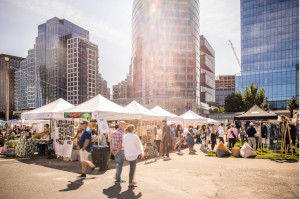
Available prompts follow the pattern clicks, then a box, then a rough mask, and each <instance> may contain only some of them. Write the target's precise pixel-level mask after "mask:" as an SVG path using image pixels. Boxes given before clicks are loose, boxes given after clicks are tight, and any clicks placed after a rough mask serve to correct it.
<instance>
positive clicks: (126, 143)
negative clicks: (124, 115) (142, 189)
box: [122, 125, 144, 188]
mask: <svg viewBox="0 0 300 199" xmlns="http://www.w3.org/2000/svg"><path fill="white" fill-rule="evenodd" d="M126 131H127V134H126V135H124V137H123V144H122V146H123V147H124V154H125V158H126V160H127V161H128V162H129V165H130V171H129V185H128V187H129V188H131V187H135V185H134V184H133V177H134V172H135V168H136V159H137V158H138V156H139V155H141V158H143V157H144V150H143V145H142V143H141V141H140V139H139V137H138V136H137V135H136V134H135V133H134V131H135V128H134V126H133V125H129V126H128V128H127V129H126Z"/></svg>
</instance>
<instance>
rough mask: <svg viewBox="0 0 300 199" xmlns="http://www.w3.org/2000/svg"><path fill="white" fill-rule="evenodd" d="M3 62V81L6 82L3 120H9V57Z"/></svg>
mask: <svg viewBox="0 0 300 199" xmlns="http://www.w3.org/2000/svg"><path fill="white" fill-rule="evenodd" d="M4 61H5V63H6V69H7V70H6V76H5V81H6V84H5V85H6V88H5V90H6V91H5V104H6V111H5V120H6V121H8V120H9V57H5V58H4Z"/></svg>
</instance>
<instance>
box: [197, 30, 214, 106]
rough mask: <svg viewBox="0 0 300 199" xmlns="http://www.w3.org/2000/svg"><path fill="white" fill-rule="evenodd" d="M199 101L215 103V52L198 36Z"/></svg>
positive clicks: (201, 36) (205, 40) (204, 39)
mask: <svg viewBox="0 0 300 199" xmlns="http://www.w3.org/2000/svg"><path fill="white" fill-rule="evenodd" d="M200 68H201V69H200V101H201V102H205V103H213V104H214V103H215V98H216V94H215V51H214V49H213V48H212V47H211V45H210V44H209V42H208V41H207V39H206V38H205V37H204V36H203V35H200Z"/></svg>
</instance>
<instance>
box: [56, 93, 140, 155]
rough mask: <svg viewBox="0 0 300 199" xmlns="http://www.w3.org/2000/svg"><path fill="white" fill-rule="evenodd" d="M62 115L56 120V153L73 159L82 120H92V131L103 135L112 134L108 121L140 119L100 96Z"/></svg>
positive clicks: (63, 112)
mask: <svg viewBox="0 0 300 199" xmlns="http://www.w3.org/2000/svg"><path fill="white" fill-rule="evenodd" d="M62 115H63V117H61V119H58V120H56V128H55V139H54V143H55V152H56V154H57V155H59V156H63V157H67V158H71V159H72V154H74V149H73V148H74V147H73V144H74V143H73V142H74V136H75V135H76V134H77V132H78V129H79V122H80V121H81V120H82V119H87V120H90V124H89V127H90V128H91V130H92V131H94V132H98V133H101V134H103V133H109V132H110V129H109V127H108V125H107V121H115V120H131V119H138V118H139V117H138V116H137V114H135V113H133V112H132V111H130V110H128V109H126V108H124V107H122V106H119V105H117V104H115V103H113V102H112V101H110V100H108V99H107V98H105V97H103V96H102V95H100V94H99V95H97V96H95V97H93V98H92V99H90V100H88V101H86V102H84V103H82V104H79V105H77V106H75V107H72V108H69V109H66V110H64V111H62ZM95 136H96V135H95ZM75 153H76V152H75Z"/></svg>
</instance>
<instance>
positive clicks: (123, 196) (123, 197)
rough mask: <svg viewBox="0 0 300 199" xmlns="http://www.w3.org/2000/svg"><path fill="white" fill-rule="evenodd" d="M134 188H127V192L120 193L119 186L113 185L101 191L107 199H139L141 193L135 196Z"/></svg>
mask: <svg viewBox="0 0 300 199" xmlns="http://www.w3.org/2000/svg"><path fill="white" fill-rule="evenodd" d="M133 190H134V188H128V190H126V191H124V192H122V193H120V192H121V185H120V184H114V185H113V186H111V187H109V188H107V189H103V191H102V192H103V194H105V195H106V196H107V198H117V199H129V198H130V199H131V198H133V199H134V198H141V197H142V193H141V192H139V193H138V194H137V195H135V193H134V192H133Z"/></svg>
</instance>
